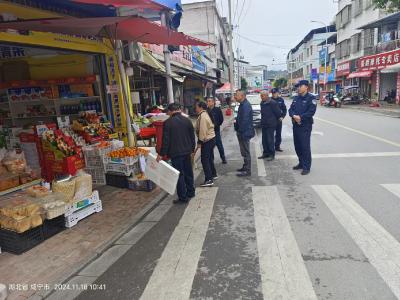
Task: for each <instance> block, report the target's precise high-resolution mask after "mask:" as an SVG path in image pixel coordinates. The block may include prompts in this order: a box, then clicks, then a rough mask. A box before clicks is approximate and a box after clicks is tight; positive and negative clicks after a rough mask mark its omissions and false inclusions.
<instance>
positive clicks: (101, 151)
mask: <svg viewBox="0 0 400 300" xmlns="http://www.w3.org/2000/svg"><path fill="white" fill-rule="evenodd" d="M82 150H83V154H84V155H85V157H86V156H87V157H93V156H97V157H99V156H100V157H104V156H105V155H106V154H108V153H110V152H111V151H112V146H111V145H110V146H108V147H104V148H97V147H95V146H86V147H83V148H82Z"/></svg>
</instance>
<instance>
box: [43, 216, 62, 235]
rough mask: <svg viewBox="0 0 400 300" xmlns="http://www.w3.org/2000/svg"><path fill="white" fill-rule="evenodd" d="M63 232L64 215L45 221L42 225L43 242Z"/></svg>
mask: <svg viewBox="0 0 400 300" xmlns="http://www.w3.org/2000/svg"><path fill="white" fill-rule="evenodd" d="M63 230H65V217H64V215H62V216H59V217H57V218H54V219H51V220H45V221H44V223H43V237H44V239H45V240H47V239H49V238H51V237H52V236H54V235H56V234H58V233H60V232H61V231H63Z"/></svg>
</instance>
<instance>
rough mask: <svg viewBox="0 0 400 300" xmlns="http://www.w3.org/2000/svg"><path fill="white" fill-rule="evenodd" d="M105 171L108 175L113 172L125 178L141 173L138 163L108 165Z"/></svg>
mask: <svg viewBox="0 0 400 300" xmlns="http://www.w3.org/2000/svg"><path fill="white" fill-rule="evenodd" d="M105 169H106V172H107V173H109V172H112V173H117V174H122V175H124V176H131V175H136V174H138V173H139V172H140V168H139V164H138V163H135V164H133V165H121V164H107V165H106V167H105Z"/></svg>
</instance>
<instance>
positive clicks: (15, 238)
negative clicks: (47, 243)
mask: <svg viewBox="0 0 400 300" xmlns="http://www.w3.org/2000/svg"><path fill="white" fill-rule="evenodd" d="M43 241H44V235H43V225H42V226H38V227H35V228H32V229H30V230H28V231H25V232H23V233H17V232H14V231H10V230H6V229H0V247H1V250H2V251H5V252H10V253H13V254H22V253H24V252H26V251H28V250H30V249H32V248H33V247H35V246H37V245H39V244H40V243H42V242H43Z"/></svg>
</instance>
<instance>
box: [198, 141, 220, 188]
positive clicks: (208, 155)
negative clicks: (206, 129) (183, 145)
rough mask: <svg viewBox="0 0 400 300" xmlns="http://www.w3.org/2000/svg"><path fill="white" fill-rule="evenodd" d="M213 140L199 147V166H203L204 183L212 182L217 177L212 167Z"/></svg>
mask: <svg viewBox="0 0 400 300" xmlns="http://www.w3.org/2000/svg"><path fill="white" fill-rule="evenodd" d="M214 148H215V138H213V139H211V140H209V141H207V142H205V143H203V144H202V145H201V164H202V166H203V171H204V176H205V181H208V180H212V179H213V177H215V176H217V171H216V170H215V166H214Z"/></svg>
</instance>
